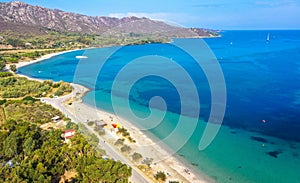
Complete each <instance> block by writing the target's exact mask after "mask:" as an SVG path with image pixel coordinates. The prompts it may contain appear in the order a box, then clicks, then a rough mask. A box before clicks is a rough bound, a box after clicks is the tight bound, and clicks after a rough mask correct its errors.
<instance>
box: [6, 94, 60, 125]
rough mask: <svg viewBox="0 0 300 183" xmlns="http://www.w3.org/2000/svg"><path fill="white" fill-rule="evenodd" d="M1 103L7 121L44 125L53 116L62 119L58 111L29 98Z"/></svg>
mask: <svg viewBox="0 0 300 183" xmlns="http://www.w3.org/2000/svg"><path fill="white" fill-rule="evenodd" d="M2 101H3V102H0V104H1V105H2V107H3V109H4V111H5V114H6V118H7V119H8V120H9V119H13V120H16V121H20V122H21V121H30V122H32V123H35V124H44V123H48V122H51V121H52V120H51V118H52V117H54V116H61V117H63V114H62V113H61V112H60V111H59V110H57V109H54V108H53V107H52V106H50V105H48V104H45V103H42V102H40V100H39V99H36V98H33V97H30V96H26V97H24V98H23V99H20V100H2ZM63 119H64V118H63Z"/></svg>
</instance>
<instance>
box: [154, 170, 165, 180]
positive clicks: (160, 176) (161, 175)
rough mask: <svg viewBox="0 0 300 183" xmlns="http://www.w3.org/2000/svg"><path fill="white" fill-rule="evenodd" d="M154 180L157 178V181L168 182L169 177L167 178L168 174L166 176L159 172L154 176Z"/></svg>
mask: <svg viewBox="0 0 300 183" xmlns="http://www.w3.org/2000/svg"><path fill="white" fill-rule="evenodd" d="M154 178H155V179H156V180H160V181H166V179H167V176H166V174H165V173H164V172H162V171H159V172H157V173H156V174H155V175H154Z"/></svg>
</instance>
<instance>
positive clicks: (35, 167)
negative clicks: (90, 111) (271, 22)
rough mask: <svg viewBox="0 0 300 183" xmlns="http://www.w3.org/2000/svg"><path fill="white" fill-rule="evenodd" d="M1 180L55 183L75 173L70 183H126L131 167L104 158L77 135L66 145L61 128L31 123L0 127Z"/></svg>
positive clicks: (11, 122)
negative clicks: (66, 175) (67, 173)
mask: <svg viewBox="0 0 300 183" xmlns="http://www.w3.org/2000/svg"><path fill="white" fill-rule="evenodd" d="M0 127H1V128H0V182H58V181H59V180H60V179H61V178H62V177H63V176H64V174H65V173H66V172H67V171H68V172H75V173H76V176H75V177H74V178H73V180H72V181H73V182H128V178H129V177H130V176H131V168H130V167H128V166H127V165H124V164H122V163H121V162H119V161H113V160H111V159H107V160H104V159H102V158H101V155H100V154H99V153H97V151H95V149H94V148H93V146H91V145H90V144H89V143H88V141H87V140H86V139H85V138H84V137H83V136H82V135H81V134H77V135H76V136H75V137H73V138H72V139H71V142H70V144H66V143H64V142H63V140H62V139H61V134H62V131H61V130H51V131H43V130H41V129H40V128H39V127H37V126H36V125H35V124H33V123H28V122H16V121H14V120H9V121H7V122H6V123H5V124H4V125H2V126H0Z"/></svg>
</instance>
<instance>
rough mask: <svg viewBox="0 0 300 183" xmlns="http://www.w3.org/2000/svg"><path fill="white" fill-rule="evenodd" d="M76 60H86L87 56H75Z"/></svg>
mask: <svg viewBox="0 0 300 183" xmlns="http://www.w3.org/2000/svg"><path fill="white" fill-rule="evenodd" d="M76 58H78V59H83V58H88V57H87V56H80V55H78V56H76Z"/></svg>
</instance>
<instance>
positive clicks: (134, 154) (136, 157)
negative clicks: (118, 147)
mask: <svg viewBox="0 0 300 183" xmlns="http://www.w3.org/2000/svg"><path fill="white" fill-rule="evenodd" d="M131 157H132V160H133V161H139V160H141V159H142V158H143V156H142V155H141V154H140V153H137V152H134V153H133V154H132V155H131Z"/></svg>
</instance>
